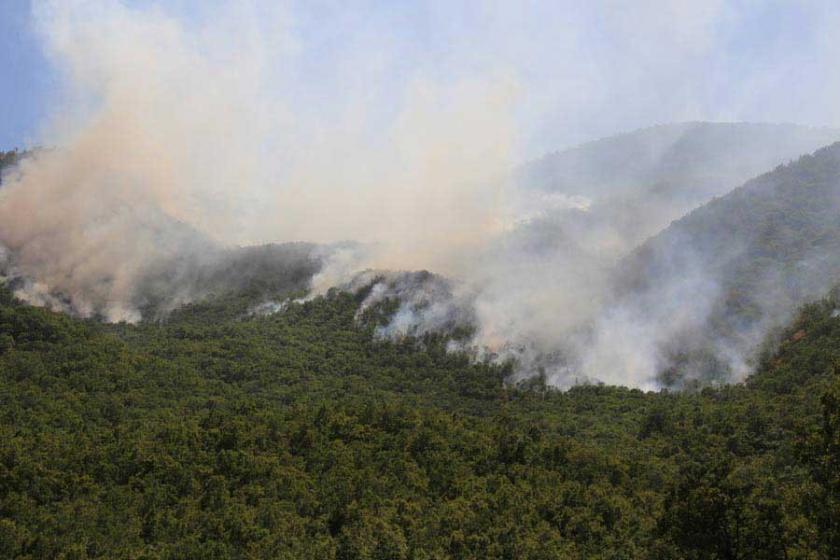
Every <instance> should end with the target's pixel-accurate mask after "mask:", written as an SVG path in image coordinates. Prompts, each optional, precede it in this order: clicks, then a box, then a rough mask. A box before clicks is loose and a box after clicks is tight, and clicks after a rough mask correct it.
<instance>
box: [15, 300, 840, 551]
mask: <svg viewBox="0 0 840 560" xmlns="http://www.w3.org/2000/svg"><path fill="white" fill-rule="evenodd" d="M359 297H361V295H360V296H352V295H349V294H346V293H338V292H333V293H330V294H329V295H328V296H327V297H324V298H318V299H315V300H313V301H310V302H307V303H303V304H292V305H290V306H289V307H288V308H287V309H285V310H284V311H283V312H281V313H278V314H276V315H273V316H269V317H256V316H249V315H247V314H244V313H242V311H241V310H242V309H245V308H247V298H246V297H245V296H236V295H231V296H229V297H226V298H220V299H216V300H211V301H208V302H205V303H202V304H194V305H191V306H187V307H185V308H183V309H181V310H179V311H177V312H176V313H174V314H173V315H172V316H171V317H170V318H169V320H168V321H166V322H165V323H145V324H141V325H138V326H130V325H124V324H123V325H110V326H108V325H102V324H99V323H95V322H83V321H79V320H75V319H72V318H69V317H67V316H63V315H58V314H54V313H50V312H48V311H45V310H42V309H36V308H32V307H28V306H25V305H22V304H20V303H18V302H16V301H15V300H14V299H13V298H12V297H11V295H10V294H9V293H8V292H5V291H4V292H2V294H0V557H2V558H33V559H35V558H38V559H40V558H149V559H151V558H201V559H207V558H312V559H323V558H340V559H351V558H360V559H361V558H370V559H389V558H412V559H421V558H428V559H430V558H603V559H606V558H614V559H619V558H621V559H625V558H627V559H630V558H686V559H701V558H708V559H724V558H732V559H735V558H744V559H746V558H750V559H753V558H791V559H793V558H836V557H838V555H839V554H840V528H839V527H838V523H840V521H838V520H840V478H838V473H840V375H838V372H837V364H838V363H840V318H837V317H834V315H837V312H836V308H837V306H838V303H837V298H836V297H833V298H829V299H827V300H825V301H823V302H820V303H818V304H814V305H810V306H808V307H806V308H805V309H804V310H803V311H802V313H801V315H800V316H799V318H798V319H797V321H796V322H795V323H794V324H792V326H791V327H790V329H789V330H788V331H787V332H786V333H784V335H783V341H784V342H782V344H781V346H780V347H779V349H778V351H777V352H769V351H768V352H767V353H766V355H765V357H764V359H763V361H762V366H761V368H760V371H759V372H758V373H757V374H756V375H755V376H754V377H753V378H752V379H751V380H750V381H749V382H748V383H747V384H745V385H742V386H729V387H723V388H720V389H708V388H707V389H704V390H702V391H700V392H695V393H680V394H673V393H666V392H663V393H643V392H641V391H638V390H630V389H623V388H614V387H599V386H583V387H578V388H575V389H573V390H571V391H569V392H567V393H558V392H555V391H551V390H547V389H546V388H545V387H544V386H542V384H541V382H540V380H534V381H532V382H530V383H528V384H527V386H520V387H511V386H508V385H506V384H505V382H504V380H505V378H506V377H507V373H508V372H507V371H506V370H505V369H504V368H501V367H495V366H490V365H481V364H479V365H470V364H469V363H468V361H467V360H466V359H465V358H464V357H463V356H459V355H455V354H449V353H447V352H446V351H445V341H443V340H441V339H438V338H436V337H427V338H425V339H423V340H404V341H399V342H382V341H375V340H374V338H373V337H372V329H373V325H370V326H360V325H359V324H358V323H357V322H355V321H354V314H355V312H356V309H357V307H358V303H359V299H358V298H359Z"/></svg>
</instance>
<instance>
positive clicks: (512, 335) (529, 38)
mask: <svg viewBox="0 0 840 560" xmlns="http://www.w3.org/2000/svg"><path fill="white" fill-rule="evenodd" d="M595 4H597V5H594V6H593V7H583V6H581V5H580V3H576V2H569V3H564V2H560V3H556V5H555V3H545V5H529V6H527V7H526V8H525V9H523V8H522V7H521V6H520V5H518V4H516V5H514V4H510V5H508V4H505V3H491V4H488V5H481V6H473V5H467V6H452V5H450V3H439V2H430V3H428V5H422V6H420V5H413V4H411V3H406V5H404V6H400V7H393V8H389V9H385V8H381V9H379V10H375V9H370V8H367V7H366V8H365V9H359V10H353V9H345V8H342V7H341V6H340V5H336V4H333V3H330V2H327V3H326V4H321V3H311V4H309V3H305V4H298V3H294V2H292V3H288V4H286V3H273V2H240V3H234V4H230V5H218V4H217V3H214V2H210V3H201V5H197V4H195V5H194V4H191V3H190V2H186V3H175V7H173V6H172V5H170V6H164V5H162V4H161V5H158V3H155V2H146V3H142V2H124V1H119V0H35V1H34V2H33V22H34V25H35V26H36V28H37V30H38V33H39V36H40V37H41V39H42V42H43V45H44V49H45V52H46V53H47V55H48V56H49V58H50V60H51V62H52V64H53V65H54V67H55V68H56V69H57V71H58V72H59V73H60V75H61V78H62V80H63V84H64V87H63V88H62V91H61V92H60V93H58V94H57V95H56V99H55V100H54V102H55V110H54V112H53V116H52V117H51V118H50V119H49V121H48V122H46V123H44V127H43V134H42V141H43V144H44V145H47V146H50V147H52V149H49V150H42V151H40V152H38V153H37V154H36V155H35V156H33V157H30V158H28V159H26V160H25V161H23V162H22V163H21V165H20V167H19V170H18V172H17V173H15V174H14V175H12V176H9V177H4V183H3V187H2V190H0V244H1V245H2V247H3V249H4V253H3V261H4V264H3V266H2V268H3V271H4V274H5V275H7V276H9V277H11V278H14V279H15V280H14V282H15V283H14V287H15V288H16V293H17V294H18V296H19V297H21V298H23V299H25V300H27V301H30V302H31V303H33V304H36V305H46V306H49V307H51V308H54V309H60V310H64V311H68V312H73V313H76V314H79V315H81V316H98V317H102V318H104V319H106V320H108V321H130V322H134V321H138V320H140V319H141V318H144V317H149V313H150V311H149V308H150V306H152V303H154V302H155V301H160V300H162V303H160V304H159V305H158V306H157V307H156V308H155V309H154V310H152V311H151V313H152V315H153V316H157V315H156V314H157V313H159V312H161V311H162V312H166V311H167V310H170V309H172V308H174V307H175V306H177V305H179V304H182V303H186V302H190V301H194V300H195V299H198V298H201V297H205V296H206V295H208V294H210V293H213V292H215V291H223V290H224V289H225V287H226V286H229V285H232V284H237V283H239V284H241V283H242V280H241V279H237V278H235V277H232V276H231V275H230V274H229V271H230V270H240V271H241V270H243V269H244V268H247V266H244V265H243V263H244V262H246V261H244V260H242V258H240V257H239V256H237V255H240V254H243V253H238V252H236V248H237V247H239V246H243V245H253V244H260V243H275V242H293V241H305V242H311V243H315V244H319V245H320V248H315V247H314V246H306V247H305V248H299V249H300V250H299V251H298V250H291V252H287V251H285V250H278V251H276V252H275V251H274V250H272V249H266V250H265V251H264V252H263V253H259V254H254V253H248V252H247V251H246V252H245V253H244V254H246V255H247V257H248V258H250V259H257V261H259V262H261V263H263V264H262V265H261V266H257V267H255V268H253V269H252V270H251V271H250V272H248V273H247V274H246V273H245V272H243V273H242V275H243V276H247V278H248V279H249V282H250V281H252V280H253V279H255V278H258V277H259V275H261V274H262V275H264V274H274V275H278V276H283V275H284V274H285V275H286V277H284V281H283V282H282V285H283V286H287V287H289V286H290V287H292V288H294V289H299V288H300V287H301V286H302V285H303V284H306V283H308V284H309V287H310V293H311V294H312V295H313V296H314V295H317V294H320V293H324V292H325V291H326V290H327V289H329V288H331V287H334V286H344V287H345V288H346V289H361V287H362V286H365V287H366V288H370V292H369V294H368V295H367V298H366V299H365V301H364V303H363V304H362V307H361V309H360V318H361V317H362V315H363V314H364V313H367V312H373V311H375V310H376V309H378V308H379V307H381V306H383V305H385V304H386V303H387V302H389V301H395V302H397V306H396V308H395V309H394V310H393V314H392V315H391V316H390V320H389V321H388V322H385V323H383V324H382V325H380V327H379V329H378V330H377V335H378V336H381V337H386V338H392V337H402V336H415V335H423V334H426V333H431V332H441V331H444V332H453V331H455V330H458V329H460V328H464V329H466V330H464V331H463V332H461V335H463V333H464V332H467V331H468V332H469V333H470V337H469V339H465V338H464V336H461V338H460V339H459V342H458V344H457V345H455V347H457V348H461V349H463V348H468V349H471V351H473V352H474V353H475V355H476V356H483V357H486V358H488V359H495V360H500V361H504V360H508V359H513V360H515V361H516V363H517V364H518V368H517V372H518V373H517V375H518V376H520V377H527V376H531V375H535V374H540V375H544V376H545V378H546V379H547V380H548V381H549V383H551V384H553V385H556V386H560V387H565V386H569V385H570V384H573V383H576V382H583V381H589V382H595V381H603V382H609V383H619V384H626V385H634V386H640V387H654V386H656V385H657V383H658V381H657V377H656V376H657V374H658V373H659V372H660V371H661V370H662V369H663V367H667V365H668V364H669V363H671V362H673V357H672V356H670V355H669V350H668V348H669V345H671V344H672V342H673V340H675V339H681V338H686V337H691V336H694V335H695V334H696V333H697V332H698V330H700V329H701V326H702V325H704V324H705V322H707V321H708V320H709V317H711V316H712V315H713V312H714V309H715V305H716V304H717V303H716V302H717V301H718V300H719V299H720V297H721V294H722V293H723V292H722V287H721V283H720V279H719V278H718V277H717V276H716V275H714V274H711V273H710V272H709V270H707V268H706V267H705V266H704V264H705V261H704V260H703V259H702V258H700V257H699V256H697V258H695V256H694V255H692V254H691V253H690V252H687V253H685V252H684V253H682V256H681V260H680V263H679V266H678V267H676V266H675V269H674V271H671V272H669V273H668V274H667V275H663V276H662V278H666V277H667V282H666V281H663V282H660V283H658V284H657V283H656V282H654V283H653V284H656V289H653V288H651V289H650V290H647V291H646V290H641V291H640V292H638V293H636V294H635V296H634V297H633V298H631V299H622V298H621V297H620V295H617V293H616V285H617V275H620V274H621V270H622V268H621V266H620V263H621V262H622V259H625V258H627V256H628V255H629V254H631V252H632V251H633V250H634V249H635V248H636V247H638V246H639V245H640V244H641V243H642V242H643V241H644V240H645V239H647V238H648V237H649V236H651V235H653V234H655V233H656V232H658V231H659V230H661V229H662V228H663V227H664V226H666V225H667V224H668V223H669V222H670V221H672V220H674V219H676V218H678V217H680V216H681V215H682V214H683V213H685V212H686V211H688V210H690V209H692V208H694V207H696V206H698V205H700V204H702V203H704V202H706V201H707V200H709V199H711V198H712V197H714V196H718V195H720V194H723V193H725V192H726V191H727V190H729V189H731V188H733V187H735V186H737V185H738V184H739V183H740V182H742V181H744V180H746V179H748V178H749V177H751V176H752V175H755V174H758V173H760V172H762V171H764V170H766V169H767V168H771V167H773V166H775V165H777V164H778V163H781V162H783V161H785V160H786V159H790V158H793V157H796V156H798V155H799V154H801V153H804V152H807V151H811V150H813V149H815V148H817V147H818V146H820V145H821V144H823V143H827V142H828V141H829V139H831V138H835V137H836V133H835V131H832V130H822V131H814V130H811V129H800V128H786V129H784V130H782V129H779V130H770V129H760V130H759V129H749V130H750V131H751V132H750V131H748V132H744V133H742V132H738V131H740V130H743V129H738V131H735V130H734V129H733V130H729V129H726V130H723V129H719V128H714V129H711V128H709V129H707V128H703V127H702V126H700V125H685V126H681V127H672V128H668V127H664V128H663V127H659V128H654V129H650V130H648V131H646V132H644V133H642V135H641V136H638V135H637V136H632V135H631V136H628V137H625V138H624V140H621V141H620V142H618V143H617V144H614V145H613V144H611V145H609V146H607V145H600V144H598V143H595V144H592V145H588V147H587V146H584V147H582V148H581V149H580V150H583V151H571V152H562V153H560V154H554V155H553V156H548V157H547V158H546V159H544V160H542V161H541V162H538V163H536V164H532V165H529V166H525V167H519V168H517V163H518V162H519V161H521V160H522V159H523V156H525V155H527V156H531V155H533V153H534V151H535V150H537V149H538V150H542V149H544V148H546V147H547V146H557V145H562V144H564V143H569V142H572V141H578V140H580V139H581V138H585V137H589V136H592V135H595V134H603V133H605V132H610V133H613V132H615V131H616V130H619V129H624V128H632V127H635V126H641V125H647V124H649V123H651V122H661V121H672V120H673V121H676V120H685V119H696V118H706V119H712V118H721V117H722V118H727V119H744V118H753V119H770V120H792V119H794V118H797V117H800V116H801V117H802V118H803V120H806V121H811V122H813V121H816V120H819V119H818V118H817V117H816V116H815V114H814V113H808V114H805V113H798V112H797V111H799V108H800V107H801V104H797V105H796V106H782V105H781V102H780V101H778V100H777V99H775V98H773V99H772V100H771V99H769V98H768V97H767V96H768V95H769V92H775V91H779V88H778V87H777V86H778V80H776V79H770V78H769V77H768V78H767V79H765V80H762V79H761V78H762V77H765V75H763V74H760V72H759V71H758V70H755V71H752V70H751V71H750V72H746V74H744V73H745V70H744V68H743V67H742V66H740V65H739V64H737V63H738V62H741V63H743V62H744V60H747V58H748V57H747V55H746V54H744V53H738V54H739V56H735V55H733V57H734V59H735V60H730V59H729V58H727V55H728V53H729V50H728V49H730V48H734V47H731V43H732V41H731V40H732V38H733V37H735V36H737V35H738V34H739V33H740V32H741V31H742V30H743V26H746V25H749V22H750V21H752V20H751V18H750V17H749V16H751V15H752V13H751V12H750V10H751V9H753V10H755V9H758V8H755V7H752V8H750V6H748V5H746V4H749V3H746V4H743V5H742V3H740V2H734V3H727V2H723V1H716V2H707V3H704V4H703V6H702V7H700V6H699V5H698V4H697V3H695V2H682V1H676V0H675V1H672V2H664V3H657V2H642V3H639V5H637V6H634V8H633V9H632V10H627V9H626V8H623V7H622V6H621V5H620V3H615V2H612V1H607V2H603V3H600V4H599V3H595ZM179 6H180V8H179ZM825 10H827V12H826V13H827V14H832V13H833V12H832V11H831V10H830V9H829V8H825ZM814 13H816V12H814ZM814 13H812V11H807V13H806V14H805V15H807V16H808V17H816V16H815V15H814ZM817 15H819V14H817ZM803 17H804V16H803ZM820 29H822V27H820ZM816 36H817V37H818V38H821V40H820V41H815V42H814V44H813V45H811V46H809V48H813V49H814V50H815V52H817V53H818V55H819V56H818V57H817V59H819V60H826V61H830V60H833V58H832V54H833V52H834V49H833V47H832V46H831V45H830V44H827V43H825V42H824V39H825V37H824V33H822V32H821V31H820V32H819V33H816ZM406 37H410V39H406ZM786 44H787V43H786V42H785V41H784V37H781V38H778V41H777V40H775V39H773V40H772V41H770V43H768V45H767V46H768V50H771V51H772V52H781V51H782V50H783V49H782V47H784V46H785V45H786ZM809 45H810V44H809ZM771 47H772V48H771ZM780 66H782V67H785V68H790V67H792V62H791V60H790V59H784V60H782V61H781V62H780ZM687 68H688V69H689V70H686V69H687ZM711 68H719V69H720V74H716V73H714V72H709V70H710V69H711ZM732 75H739V76H742V75H743V76H744V80H743V81H744V82H745V83H750V84H753V85H755V84H763V85H762V87H758V86H756V87H757V89H758V90H759V91H760V92H761V94H762V95H764V96H765V97H764V98H763V99H764V101H765V103H764V104H763V105H762V106H763V107H765V111H764V112H762V113H756V112H751V111H752V110H753V109H752V108H751V106H750V105H749V104H747V103H744V100H743V96H744V90H743V88H740V87H735V86H733V85H732V84H734V83H737V82H736V81H734V80H731V79H729V78H731V77H732ZM773 76H775V73H774V74H773ZM805 78H809V79H810V78H812V76H811V75H810V74H807V75H806V76H805ZM805 81H806V82H807V81H808V80H805ZM724 85H725V86H726V88H732V89H733V91H731V92H730V91H729V90H724V89H723V87H724ZM825 114H829V113H825ZM835 117H836V115H834V114H831V116H830V117H827V119H829V120H828V121H826V122H832V121H831V119H835ZM820 122H823V121H820ZM833 122H835V123H836V122H837V121H836V120H835V121H833ZM698 127H699V128H698ZM715 131H718V132H715ZM779 136H781V137H783V138H786V139H787V141H784V142H779V141H778V137H779ZM624 141H626V142H627V144H622V143H621V142H624ZM727 142H728V144H727ZM587 150H588V151H587ZM593 153H597V154H600V155H596V156H592V155H591V154H593ZM587 154H589V155H587ZM686 169H688V170H690V171H686ZM686 245H687V246H690V245H691V244H690V243H687V244H686ZM248 262H250V261H248ZM272 263H273V264H272ZM281 270H287V271H288V270H292V271H293V272H288V273H284V272H281ZM365 270H367V271H370V270H373V271H376V272H367V273H364V274H362V275H361V276H360V275H359V272H360V271H365ZM416 270H429V271H432V272H433V273H434V274H431V275H422V274H421V275H419V276H418V275H415V274H407V273H396V272H389V271H416ZM444 278H445V279H444ZM279 285H280V283H278V284H277V285H273V289H276V288H277V286H279ZM371 286H372V287H371ZM284 305H285V304H283V303H276V302H271V301H269V302H267V303H265V304H264V305H261V306H258V307H257V308H254V309H253V312H254V313H258V314H263V313H270V312H282V310H283V309H284V308H285V307H284ZM152 307H154V306H152ZM719 354H720V356H722V358H721V359H722V360H725V361H727V362H728V364H730V369H731V370H732V371H737V372H742V371H744V370H745V368H746V367H747V366H746V365H744V363H745V362H744V360H743V359H742V352H740V350H737V351H736V350H732V351H730V349H729V348H728V347H725V346H720V347H719ZM737 375H742V374H741V373H737Z"/></svg>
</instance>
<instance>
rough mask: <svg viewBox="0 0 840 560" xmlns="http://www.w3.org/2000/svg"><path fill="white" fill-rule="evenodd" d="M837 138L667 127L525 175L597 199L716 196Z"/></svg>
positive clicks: (546, 161)
mask: <svg viewBox="0 0 840 560" xmlns="http://www.w3.org/2000/svg"><path fill="white" fill-rule="evenodd" d="M838 140H840V130H838V129H834V128H812V127H805V126H799V125H793V124H753V123H709V122H691V123H677V124H667V125H659V126H653V127H650V128H644V129H641V130H636V131H633V132H628V133H626V134H621V135H617V136H612V137H609V138H603V139H600V140H596V141H594V142H588V143H586V144H583V145H581V146H578V147H575V148H572V149H569V150H564V151H560V152H554V153H551V154H548V155H546V156H543V157H542V158H540V159H538V160H536V161H534V162H531V163H529V164H526V165H525V166H523V167H522V168H521V169H520V171H519V174H518V177H519V178H520V179H521V180H522V184H523V185H524V186H527V187H529V188H535V189H541V190H545V191H552V192H562V193H566V194H588V195H590V196H592V197H594V198H597V197H599V196H602V195H604V194H610V195H615V194H618V193H619V192H620V191H624V190H627V189H640V188H641V189H643V190H647V191H650V192H661V191H668V192H670V193H671V194H675V195H676V194H680V195H682V194H684V195H685V196H694V195H696V196H705V195H707V194H712V195H714V194H722V193H724V192H726V191H727V190H729V189H731V188H734V187H736V186H737V185H739V184H741V183H743V182H744V181H746V180H748V179H750V178H752V177H754V176H756V175H758V174H759V173H762V172H764V171H766V170H767V169H770V168H773V167H774V166H776V165H778V164H779V163H785V162H786V161H789V160H791V159H795V158H797V157H798V156H800V155H802V154H806V153H811V152H813V151H814V150H816V149H818V148H821V147H823V146H825V145H828V144H831V143H833V142H836V141H838ZM698 191H700V192H698ZM701 193H702V194H701Z"/></svg>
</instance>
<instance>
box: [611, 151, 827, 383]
mask: <svg viewBox="0 0 840 560" xmlns="http://www.w3.org/2000/svg"><path fill="white" fill-rule="evenodd" d="M837 278H840V143H836V144H833V145H831V146H828V147H826V148H823V149H820V150H818V151H816V152H815V153H814V154H813V155H808V156H803V157H802V158H800V159H799V160H797V161H796V162H794V163H791V164H788V165H783V166H779V167H777V168H776V169H775V170H774V171H772V172H769V173H766V174H764V175H762V176H760V177H757V178H755V179H753V180H751V181H749V182H747V183H746V184H744V185H743V186H742V187H740V188H738V189H735V190H734V191H732V192H731V193H729V194H728V195H726V196H724V197H721V198H717V199H715V200H713V201H711V202H709V203H708V204H705V205H704V206H702V207H700V208H698V209H697V210H695V211H693V212H691V213H690V214H688V215H687V216H685V217H684V218H682V219H680V220H678V221H676V222H674V223H673V224H671V225H670V226H669V227H668V228H666V229H665V230H664V231H662V232H661V233H660V234H658V235H656V236H655V237H653V238H652V239H650V240H649V241H647V242H646V243H645V244H644V245H642V246H641V247H640V248H639V249H638V250H637V251H635V252H634V253H633V254H632V255H631V256H629V257H628V258H627V259H625V261H624V262H623V263H622V265H621V267H620V271H619V274H618V275H617V279H618V280H617V282H618V285H619V286H620V288H619V290H620V292H621V295H620V297H619V298H618V301H617V302H616V305H619V306H621V305H626V306H634V307H636V308H637V309H639V310H641V309H646V310H647V311H646V315H647V316H648V317H654V316H656V311H655V310H657V309H660V310H661V309H662V307H663V305H672V306H673V303H668V302H667V300H669V299H672V298H674V297H675V296H682V299H683V300H682V301H680V302H679V303H680V305H681V308H680V313H681V314H682V316H683V323H682V328H681V329H679V330H678V331H676V332H674V333H673V334H674V336H672V337H671V338H670V339H668V340H664V341H662V344H661V346H662V348H661V350H662V352H663V354H664V355H666V356H669V357H670V358H671V359H672V360H674V364H673V365H674V367H676V368H677V369H680V368H683V369H691V367H689V366H688V365H687V364H688V363H689V362H696V360H697V359H700V357H702V360H706V361H707V362H706V366H710V367H716V366H715V363H714V362H715V360H714V359H712V360H711V363H709V362H708V360H709V359H710V355H709V354H708V352H706V351H707V350H708V348H711V347H715V348H717V349H718V350H717V352H718V353H719V352H720V349H721V348H725V349H728V350H727V351H731V352H735V353H741V352H743V351H745V350H746V349H747V348H750V347H754V346H755V345H756V344H757V342H758V340H759V339H760V336H761V335H762V334H763V333H765V332H766V330H767V329H768V328H770V327H772V326H776V325H779V324H782V323H784V322H785V321H786V320H788V319H789V318H790V315H791V313H792V312H793V310H794V309H795V308H796V307H797V306H798V305H801V304H802V303H803V302H804V301H808V300H812V299H815V298H818V297H822V296H823V295H824V294H825V293H826V291H827V289H828V288H829V287H830V286H831V285H832V284H833V283H834V282H835V281H836V279H837ZM687 312H688V313H689V316H687V317H686V315H685V314H686V313H687ZM692 313H693V315H691V314H692ZM660 316H661V317H664V314H663V315H660ZM671 320H674V321H675V320H676V319H675V318H674V317H672V318H671ZM694 366H697V363H694ZM701 369H702V368H701ZM682 373H684V372H682ZM675 374H678V375H679V374H680V372H675Z"/></svg>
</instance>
